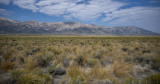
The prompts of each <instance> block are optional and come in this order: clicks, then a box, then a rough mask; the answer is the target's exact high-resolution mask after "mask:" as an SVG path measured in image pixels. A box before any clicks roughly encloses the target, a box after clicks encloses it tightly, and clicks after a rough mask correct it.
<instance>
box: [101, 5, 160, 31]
mask: <svg viewBox="0 0 160 84" xmlns="http://www.w3.org/2000/svg"><path fill="white" fill-rule="evenodd" d="M103 21H109V22H110V25H117V26H118V25H134V26H138V27H143V28H145V29H148V30H153V31H157V30H160V24H159V22H160V7H132V8H128V9H121V10H118V11H114V12H112V13H107V14H106V18H104V19H103ZM151 28H152V29H151Z"/></svg>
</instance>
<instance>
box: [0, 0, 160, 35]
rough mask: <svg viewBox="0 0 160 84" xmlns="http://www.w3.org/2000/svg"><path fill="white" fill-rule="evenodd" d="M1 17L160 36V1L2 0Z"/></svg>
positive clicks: (0, 6) (0, 5)
mask: <svg viewBox="0 0 160 84" xmlns="http://www.w3.org/2000/svg"><path fill="white" fill-rule="evenodd" d="M0 17H5V18H9V19H12V20H17V21H29V20H35V21H39V22H52V23H54V22H66V21H69V22H72V21H74V22H81V23H84V24H95V25H101V26H106V27H114V26H136V27H140V28H143V29H146V30H150V31H153V32H157V33H160V0H0Z"/></svg>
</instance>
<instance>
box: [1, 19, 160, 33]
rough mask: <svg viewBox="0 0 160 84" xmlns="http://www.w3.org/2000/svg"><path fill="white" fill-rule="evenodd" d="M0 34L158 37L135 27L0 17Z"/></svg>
mask: <svg viewBox="0 0 160 84" xmlns="http://www.w3.org/2000/svg"><path fill="white" fill-rule="evenodd" d="M0 34H38V35H105V36H160V34H158V33H154V32H152V31H148V30H145V29H142V28H139V27H135V26H118V27H104V26H96V25H94V24H83V23H80V22H56V23H48V22H38V21H25V22H21V21H15V20H11V19H7V18H3V17H0Z"/></svg>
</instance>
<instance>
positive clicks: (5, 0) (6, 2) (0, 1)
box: [0, 0, 10, 5]
mask: <svg viewBox="0 0 160 84" xmlns="http://www.w3.org/2000/svg"><path fill="white" fill-rule="evenodd" d="M9 3H10V0H0V4H5V5H9Z"/></svg>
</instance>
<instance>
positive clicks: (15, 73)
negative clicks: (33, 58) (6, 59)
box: [10, 68, 29, 80]
mask: <svg viewBox="0 0 160 84" xmlns="http://www.w3.org/2000/svg"><path fill="white" fill-rule="evenodd" d="M10 73H11V77H12V78H13V80H18V79H19V78H20V77H21V76H22V75H23V74H28V73H29V71H28V70H25V69H23V68H20V69H14V70H11V71H10Z"/></svg>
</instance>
